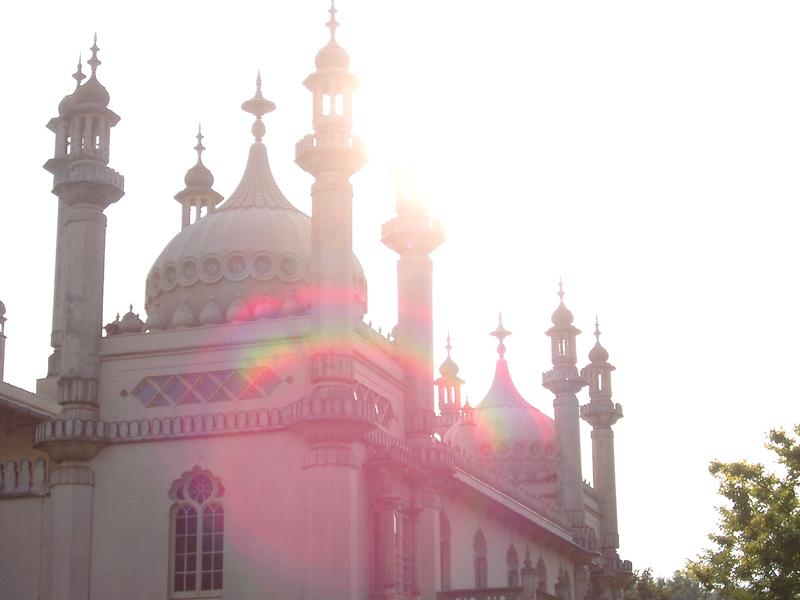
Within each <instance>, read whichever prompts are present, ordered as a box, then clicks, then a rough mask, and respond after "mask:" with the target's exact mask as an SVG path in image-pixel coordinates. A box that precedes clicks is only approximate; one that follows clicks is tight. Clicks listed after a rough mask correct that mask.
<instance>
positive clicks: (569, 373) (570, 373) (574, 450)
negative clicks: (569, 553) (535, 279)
mask: <svg viewBox="0 0 800 600" xmlns="http://www.w3.org/2000/svg"><path fill="white" fill-rule="evenodd" d="M558 297H559V299H560V302H559V305H558V308H556V310H555V312H554V313H553V316H552V321H553V326H552V327H551V328H550V329H548V330H547V332H546V333H547V335H548V336H549V337H550V340H551V353H552V360H553V368H552V369H551V370H550V371H547V372H546V373H544V374H543V375H542V385H543V386H544V387H545V388H547V389H548V390H550V391H551V392H553V393H554V394H555V396H556V397H555V400H553V412H554V413H555V423H556V446H557V448H558V451H559V453H560V455H561V461H562V472H561V493H562V498H563V502H564V508H565V509H566V511H567V514H568V516H569V520H570V526H571V527H572V530H573V535H574V536H575V537H576V539H578V540H579V541H580V540H582V539H583V525H584V520H585V519H584V513H583V477H582V475H581V438H580V419H579V416H578V398H577V396H576V394H577V393H578V392H579V391H580V389H581V388H582V387H583V386H584V385H586V382H585V381H584V380H583V379H581V377H580V375H579V374H578V369H577V367H576V366H575V365H576V364H577V362H578V356H577V351H576V348H575V338H576V336H577V335H578V334H579V333H580V330H579V329H577V328H576V327H575V326H574V325H573V324H572V320H573V317H572V313H571V312H570V311H569V309H568V308H567V307H566V306H565V305H564V288H563V285H562V284H561V282H559V284H558Z"/></svg>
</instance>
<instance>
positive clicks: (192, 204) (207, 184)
mask: <svg viewBox="0 0 800 600" xmlns="http://www.w3.org/2000/svg"><path fill="white" fill-rule="evenodd" d="M258 88H259V90H260V88H261V75H260V74H259V76H258ZM196 137H197V145H196V146H195V147H194V150H195V152H197V162H196V163H195V165H194V166H193V167H192V168H191V169H189V170H188V171H186V176H185V177H184V178H183V182H184V183H185V184H186V187H185V188H183V189H182V190H181V191H180V192H178V193H177V194H175V200H177V201H178V202H179V203H180V205H181V229H183V228H184V227H188V226H189V225H190V224H191V223H193V222H196V221H197V219H199V218H200V217H204V216H205V215H206V214H208V213H210V212H212V211H213V210H214V209H215V208H216V207H217V204H219V203H220V202H221V201H222V199H223V198H222V194H220V193H218V192H216V191H214V189H213V188H212V187H211V186H212V185H214V175H212V174H211V171H209V170H208V167H206V166H205V165H204V164H203V150H205V149H206V147H205V146H203V131H202V129H201V127H200V125H198V126H197V136H196ZM192 209H194V221H192V214H191V213H192ZM203 209H205V213H204V212H203Z"/></svg>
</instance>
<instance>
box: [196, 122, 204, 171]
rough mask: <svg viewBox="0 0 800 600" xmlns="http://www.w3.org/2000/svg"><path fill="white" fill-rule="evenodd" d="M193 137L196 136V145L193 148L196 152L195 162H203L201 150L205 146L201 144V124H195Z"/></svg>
mask: <svg viewBox="0 0 800 600" xmlns="http://www.w3.org/2000/svg"><path fill="white" fill-rule="evenodd" d="M195 137H196V138H197V145H196V146H195V147H194V149H195V151H196V152H197V162H198V163H201V162H203V160H202V156H203V150H205V149H206V147H205V146H203V125H202V124H201V123H198V124H197V135H196V136H195Z"/></svg>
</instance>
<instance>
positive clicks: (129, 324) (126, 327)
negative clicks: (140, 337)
mask: <svg viewBox="0 0 800 600" xmlns="http://www.w3.org/2000/svg"><path fill="white" fill-rule="evenodd" d="M143 331H144V323H143V322H142V320H141V319H140V318H139V315H137V314H136V313H134V312H133V305H131V306H130V307H129V310H128V312H126V313H125V314H124V315H123V317H122V320H121V321H120V322H119V332H120V333H142V332H143Z"/></svg>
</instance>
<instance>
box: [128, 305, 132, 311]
mask: <svg viewBox="0 0 800 600" xmlns="http://www.w3.org/2000/svg"><path fill="white" fill-rule="evenodd" d="M128 312H133V304H129V305H128Z"/></svg>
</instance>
